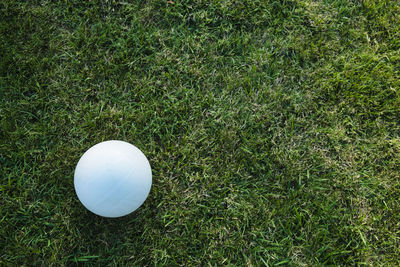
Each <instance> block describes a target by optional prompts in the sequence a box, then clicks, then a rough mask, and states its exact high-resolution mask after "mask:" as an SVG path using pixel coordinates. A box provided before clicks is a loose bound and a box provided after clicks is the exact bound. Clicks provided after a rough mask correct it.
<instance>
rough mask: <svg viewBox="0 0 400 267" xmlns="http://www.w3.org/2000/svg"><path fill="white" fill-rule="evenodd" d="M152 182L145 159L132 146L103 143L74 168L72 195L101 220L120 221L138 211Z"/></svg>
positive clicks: (88, 152)
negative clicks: (73, 190) (102, 217)
mask: <svg viewBox="0 0 400 267" xmlns="http://www.w3.org/2000/svg"><path fill="white" fill-rule="evenodd" d="M151 182H152V175H151V167H150V163H149V161H148V160H147V158H146V156H145V155H144V154H143V153H142V151H140V150H139V149H138V148H137V147H135V146H134V145H131V144H129V143H127V142H123V141H116V140H112V141H105V142H101V143H99V144H97V145H95V146H92V147H91V148H90V149H89V150H88V151H86V152H85V154H83V156H82V157H81V158H80V160H79V162H78V164H77V165H76V169H75V175H74V184H75V191H76V194H77V195H78V198H79V200H80V201H81V202H82V204H83V205H84V206H85V207H86V208H87V209H88V210H90V211H91V212H93V213H95V214H97V215H100V216H104V217H112V218H115V217H120V216H124V215H127V214H129V213H131V212H133V211H134V210H136V209H137V208H139V207H140V206H141V205H142V204H143V202H144V201H145V200H146V198H147V196H148V194H149V192H150V188H151Z"/></svg>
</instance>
